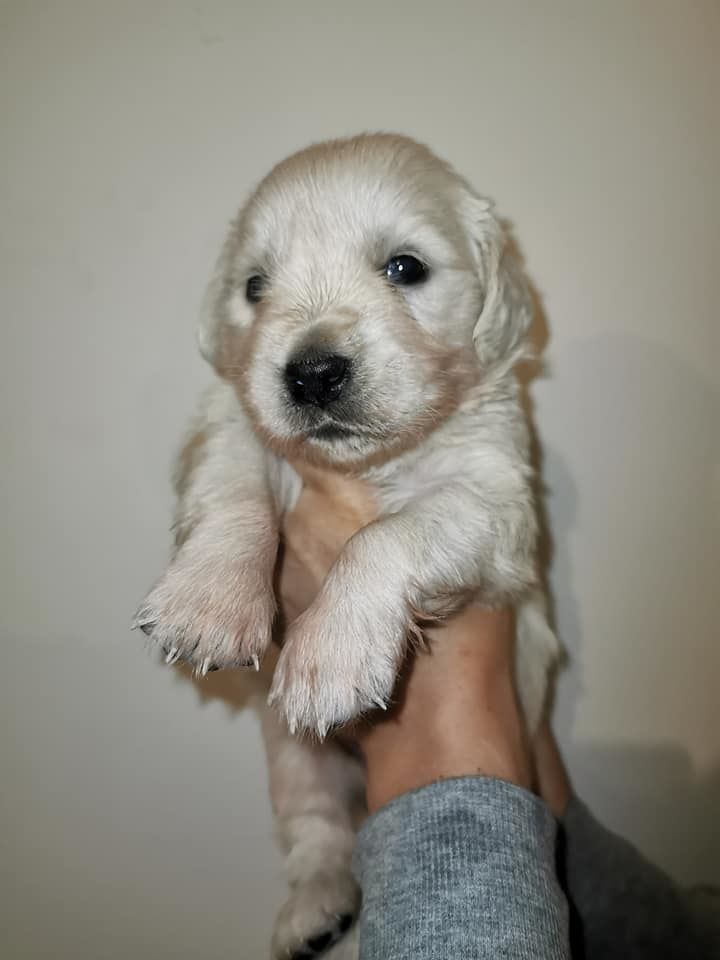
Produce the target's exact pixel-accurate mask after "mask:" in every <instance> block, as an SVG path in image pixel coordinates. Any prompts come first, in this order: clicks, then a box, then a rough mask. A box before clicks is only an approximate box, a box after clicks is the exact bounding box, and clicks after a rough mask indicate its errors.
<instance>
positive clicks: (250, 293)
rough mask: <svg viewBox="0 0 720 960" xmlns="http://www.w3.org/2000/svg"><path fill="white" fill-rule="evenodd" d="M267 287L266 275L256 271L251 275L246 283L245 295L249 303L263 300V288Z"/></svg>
mask: <svg viewBox="0 0 720 960" xmlns="http://www.w3.org/2000/svg"><path fill="white" fill-rule="evenodd" d="M264 287H265V277H262V276H260V274H259V273H256V274H255V275H254V276H252V277H250V279H249V280H248V282H247V284H246V285H245V296H246V297H247V301H248V303H259V302H260V301H261V300H262V295H263V288H264Z"/></svg>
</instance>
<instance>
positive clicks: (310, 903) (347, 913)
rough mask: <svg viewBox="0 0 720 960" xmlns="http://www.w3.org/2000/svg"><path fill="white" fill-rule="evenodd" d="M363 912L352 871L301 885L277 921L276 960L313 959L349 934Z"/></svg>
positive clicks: (321, 877) (337, 872) (320, 877)
mask: <svg viewBox="0 0 720 960" xmlns="http://www.w3.org/2000/svg"><path fill="white" fill-rule="evenodd" d="M359 909H360V891H359V890H358V887H357V884H356V883H355V881H354V880H353V877H352V874H351V873H350V871H349V870H345V871H331V872H330V871H329V872H327V873H319V874H317V875H315V876H313V877H310V878H309V879H308V880H306V881H305V882H304V883H302V884H299V885H298V886H297V887H295V889H294V890H293V892H292V893H291V895H290V896H289V897H288V899H287V900H286V901H285V903H284V904H283V906H282V908H281V910H280V913H279V914H278V917H277V920H276V922H275V932H274V934H273V940H272V951H271V953H272V957H273V960H311V958H314V957H320V956H323V955H325V953H326V952H327V951H328V950H330V949H331V948H332V947H333V946H334V945H335V944H336V943H338V941H339V940H340V939H342V937H343V936H344V935H345V934H346V933H347V931H348V930H349V929H350V927H351V926H352V924H353V921H354V920H355V917H356V916H357V912H358V910H359Z"/></svg>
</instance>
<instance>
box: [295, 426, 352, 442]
mask: <svg viewBox="0 0 720 960" xmlns="http://www.w3.org/2000/svg"><path fill="white" fill-rule="evenodd" d="M357 435H358V431H357V430H356V429H353V428H352V427H349V426H347V425H346V424H341V423H322V424H320V426H317V427H313V428H312V429H310V430H308V432H307V439H308V440H326V441H327V440H329V441H331V442H332V441H333V440H348V439H350V438H351V437H356V436H357Z"/></svg>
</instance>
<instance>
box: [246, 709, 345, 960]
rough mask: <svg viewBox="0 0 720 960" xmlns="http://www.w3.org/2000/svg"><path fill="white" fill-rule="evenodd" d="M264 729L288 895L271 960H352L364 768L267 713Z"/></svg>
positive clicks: (329, 744) (336, 748)
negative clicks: (357, 814)
mask: <svg viewBox="0 0 720 960" xmlns="http://www.w3.org/2000/svg"><path fill="white" fill-rule="evenodd" d="M262 728H263V737H264V740H265V749H266V751H267V758H268V771H269V778H270V796H271V799H272V805H273V811H274V814H275V820H276V827H277V832H278V835H279V840H280V843H281V846H282V848H283V851H284V853H285V869H286V875H287V880H288V885H289V887H290V893H289V896H288V899H287V900H286V902H285V904H284V905H283V906H282V908H281V910H280V913H279V914H278V917H277V921H276V923H275V931H274V935H273V941H272V957H273V960H309V958H311V957H316V956H321V955H323V956H324V955H325V954H326V951H331V952H330V953H328V956H329V957H338V958H348V960H349V958H350V957H353V956H355V955H356V952H355V951H354V949H353V946H352V942H353V941H352V938H350V939H348V938H347V937H345V936H344V935H345V934H346V933H347V932H348V931H349V929H350V927H351V926H352V924H353V922H354V920H355V918H356V916H357V913H358V910H359V907H360V891H359V890H358V887H357V884H356V883H355V880H354V879H353V876H352V872H351V858H352V850H353V846H354V843H355V827H354V819H353V814H354V811H355V810H356V809H357V807H358V802H359V798H361V797H362V796H363V791H364V786H363V785H364V772H363V770H362V766H361V765H360V763H359V762H358V761H357V760H356V759H355V758H354V757H352V756H350V755H348V754H347V753H346V752H345V751H344V750H343V749H342V748H341V747H340V746H339V745H338V744H337V743H335V742H333V741H332V740H328V741H326V742H325V743H312V742H309V741H300V740H297V739H295V738H294V737H291V736H290V734H289V733H288V731H287V729H286V728H285V726H284V725H283V723H282V721H281V720H279V719H278V717H277V716H276V715H275V713H274V712H273V711H271V710H270V709H269V708H267V707H266V708H265V709H264V711H263V714H262ZM341 940H342V941H343V943H342V944H341V943H340V942H339V941H341ZM335 944H337V947H334V945H335Z"/></svg>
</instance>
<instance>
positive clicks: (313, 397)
mask: <svg viewBox="0 0 720 960" xmlns="http://www.w3.org/2000/svg"><path fill="white" fill-rule="evenodd" d="M349 380H350V361H349V360H348V359H347V357H343V356H340V354H338V353H321V352H318V351H308V352H306V353H303V354H301V355H299V356H296V357H293V358H292V359H291V360H290V362H289V363H288V365H287V366H286V367H285V383H286V385H287V389H288V392H289V393H290V396H291V397H292V398H293V400H294V401H295V403H297V404H298V405H299V406H314V407H320V408H322V409H324V408H325V407H327V406H329V405H330V404H331V403H334V402H335V401H336V400H337V399H338V398H339V397H340V395H341V393H342V392H343V390H344V389H345V388H346V387H347V384H348V382H349Z"/></svg>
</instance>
